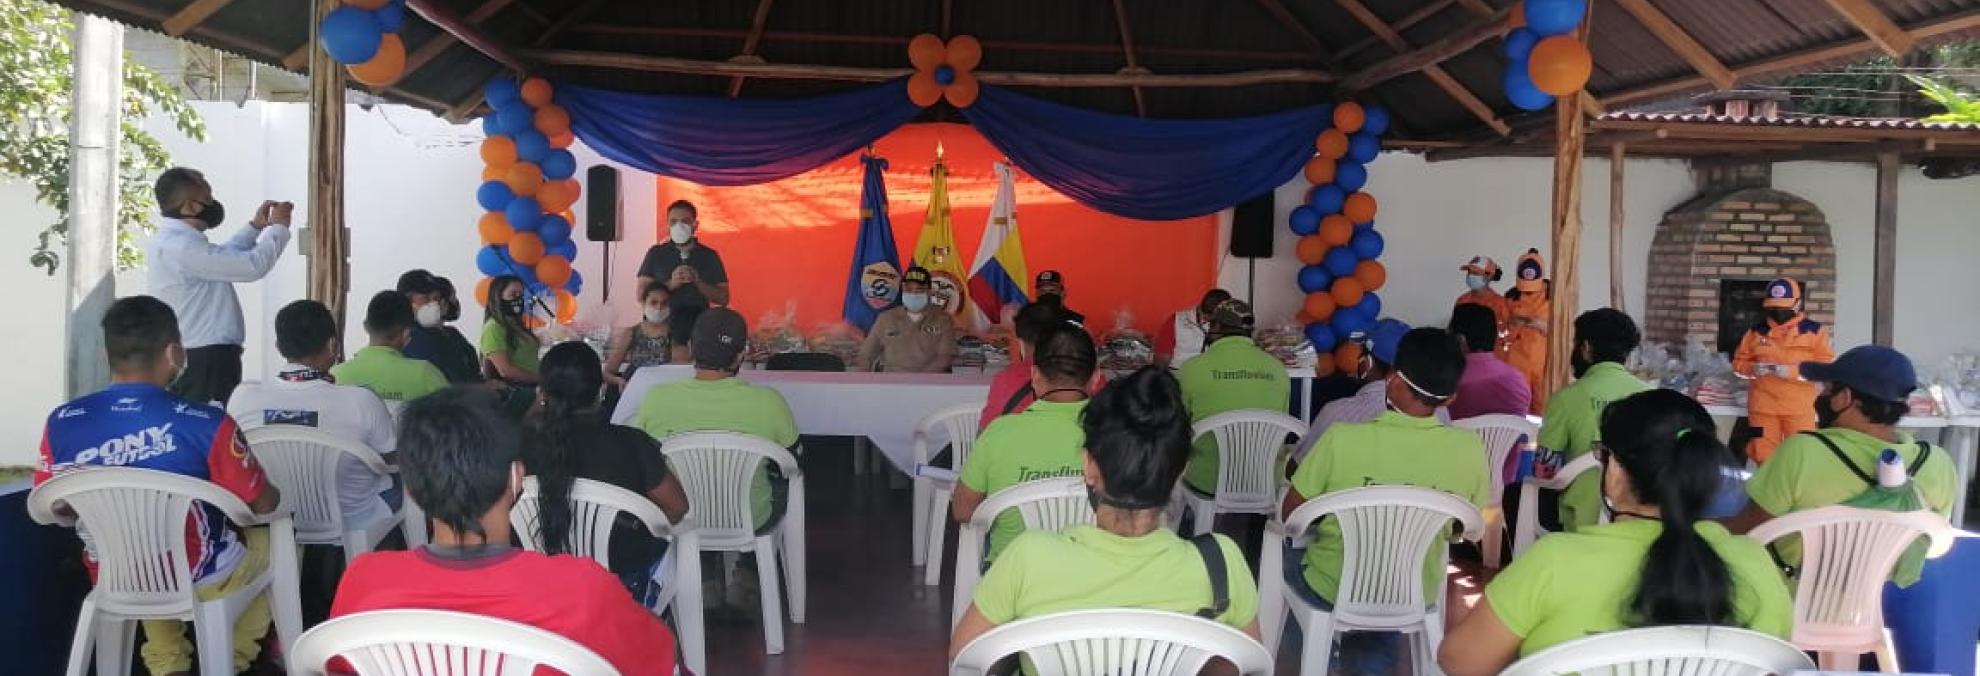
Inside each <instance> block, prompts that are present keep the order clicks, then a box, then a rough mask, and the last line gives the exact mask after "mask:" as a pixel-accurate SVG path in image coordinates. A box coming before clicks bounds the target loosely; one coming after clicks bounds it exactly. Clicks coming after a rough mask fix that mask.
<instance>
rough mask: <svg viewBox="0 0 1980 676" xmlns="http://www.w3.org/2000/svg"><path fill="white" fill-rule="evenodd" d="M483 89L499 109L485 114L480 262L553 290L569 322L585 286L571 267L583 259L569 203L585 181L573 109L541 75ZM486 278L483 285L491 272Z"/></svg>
mask: <svg viewBox="0 0 1980 676" xmlns="http://www.w3.org/2000/svg"><path fill="white" fill-rule="evenodd" d="M485 96H486V97H487V100H488V105H489V106H490V107H491V108H493V109H494V112H491V113H489V114H488V115H487V116H485V117H483V118H481V128H482V131H484V132H486V133H487V135H488V136H487V138H486V139H485V140H483V141H482V142H481V160H482V162H483V163H485V166H484V168H483V169H482V170H481V179H482V183H481V187H480V188H479V189H477V190H476V191H475V201H477V202H479V203H480V204H481V208H482V209H484V210H486V213H483V214H482V215H481V223H480V230H481V244H482V248H481V251H480V253H478V254H476V255H475V265H476V267H478V268H480V270H481V273H482V274H484V275H488V276H490V277H495V276H498V275H514V276H516V277H520V278H522V280H523V282H524V283H525V284H527V285H528V287H529V292H530V294H532V295H535V296H551V297H554V298H555V300H556V303H555V305H556V307H557V321H559V322H564V323H569V322H570V321H571V319H573V318H574V317H575V316H576V315H577V296H576V294H577V293H578V292H579V291H581V290H583V289H584V278H583V277H580V276H578V273H577V271H576V270H573V269H572V268H571V262H572V261H574V260H576V259H577V242H576V241H575V240H573V239H571V227H572V225H571V224H572V223H575V222H576V221H577V219H576V217H575V216H573V215H572V214H571V212H570V208H571V205H573V204H576V203H577V200H578V193H579V186H578V182H577V179H575V178H572V176H573V175H575V174H576V173H577V158H576V157H574V156H572V155H571V151H570V147H571V143H573V142H575V141H576V140H577V138H576V136H574V135H573V134H572V133H571V116H570V113H568V112H565V111H564V108H563V107H562V106H558V105H557V104H555V103H553V102H552V99H553V96H552V91H551V87H550V83H549V82H548V81H545V80H543V79H542V78H534V77H533V78H529V79H527V80H524V81H522V82H521V83H520V84H518V83H517V82H516V81H515V80H514V79H511V78H507V77H497V78H495V79H493V80H489V81H488V86H487V88H486V94H485ZM482 281H483V283H482V285H481V287H482V288H484V289H485V288H486V287H487V281H488V280H482ZM482 302H483V303H486V302H487V299H486V298H485V297H483V298H482Z"/></svg>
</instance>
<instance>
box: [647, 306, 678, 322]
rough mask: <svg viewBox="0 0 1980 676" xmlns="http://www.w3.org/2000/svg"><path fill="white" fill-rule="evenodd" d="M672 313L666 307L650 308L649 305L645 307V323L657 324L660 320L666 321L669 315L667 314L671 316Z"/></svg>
mask: <svg viewBox="0 0 1980 676" xmlns="http://www.w3.org/2000/svg"><path fill="white" fill-rule="evenodd" d="M673 314H674V313H673V312H672V311H670V310H668V309H667V308H651V307H650V308H647V309H646V313H645V317H646V323H648V324H658V323H660V322H664V321H667V317H669V316H671V315H673Z"/></svg>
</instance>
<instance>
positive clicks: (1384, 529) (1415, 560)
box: [1258, 486, 1484, 674]
mask: <svg viewBox="0 0 1980 676" xmlns="http://www.w3.org/2000/svg"><path fill="white" fill-rule="evenodd" d="M1323 517H1332V518H1334V519H1335V520H1336V521H1338V522H1339V523H1340V528H1341V544H1342V548H1341V552H1342V556H1341V579H1340V587H1339V588H1338V589H1337V590H1336V591H1335V592H1334V609H1333V610H1332V611H1327V610H1322V609H1320V607H1319V606H1316V605H1313V604H1311V603H1309V602H1307V600H1306V599H1305V598H1303V597H1301V595H1300V594H1299V592H1298V591H1297V590H1294V589H1291V588H1289V587H1288V586H1287V585H1286V578H1285V567H1286V566H1297V565H1299V562H1298V561H1287V560H1285V548H1284V544H1285V542H1286V541H1288V539H1290V540H1291V541H1292V542H1293V544H1294V545H1295V546H1305V545H1308V544H1311V542H1312V537H1313V536H1312V534H1311V532H1310V531H1311V530H1312V528H1313V526H1314V524H1316V523H1318V522H1319V521H1320V519H1321V518H1323ZM1453 520H1455V521H1457V522H1458V523H1459V524H1461V525H1462V527H1463V529H1464V533H1463V537H1464V539H1467V540H1472V539H1477V537H1478V534H1479V530H1480V528H1481V522H1482V521H1483V520H1484V517H1483V515H1481V514H1479V513H1478V508H1477V507H1473V506H1472V505H1471V503H1469V502H1465V501H1464V500H1463V499H1461V498H1458V497H1457V496H1454V495H1451V494H1449V493H1445V492H1443V491H1438V490H1432V489H1428V488H1416V487H1413V486H1371V487H1368V488H1355V489H1350V490H1345V491H1338V492H1334V493H1328V494H1326V495H1322V496H1320V497H1317V498H1313V499H1311V500H1308V501H1306V504H1303V505H1300V506H1299V508H1298V509H1295V510H1293V513H1292V515H1291V516H1290V517H1288V518H1287V519H1285V520H1284V521H1283V522H1281V521H1279V520H1278V519H1274V520H1272V522H1271V523H1268V524H1266V526H1265V537H1264V543H1263V551H1261V552H1260V556H1261V559H1260V562H1259V571H1258V576H1259V593H1258V597H1259V602H1258V618H1259V625H1260V629H1261V631H1262V632H1263V634H1262V635H1263V636H1264V637H1265V643H1266V647H1267V648H1268V649H1270V650H1272V651H1273V652H1274V653H1276V652H1277V651H1278V643H1279V633H1280V628H1281V627H1284V626H1285V617H1286V615H1287V614H1288V613H1289V614H1291V615H1292V616H1293V618H1294V619H1296V620H1298V622H1299V626H1300V627H1301V628H1303V629H1304V633H1303V636H1304V639H1305V646H1304V648H1303V650H1302V654H1301V657H1300V660H1301V673H1306V674H1322V673H1326V670H1327V666H1328V660H1329V658H1330V657H1331V656H1332V654H1333V645H1334V635H1335V634H1338V633H1340V632H1345V631H1387V632H1402V633H1405V634H1411V635H1412V636H1413V637H1414V638H1415V639H1416V640H1414V641H1412V644H1413V645H1412V652H1413V659H1414V664H1415V669H1414V670H1412V672H1411V673H1416V674H1430V673H1435V671H1434V669H1435V668H1436V665H1437V646H1438V644H1440V643H1442V642H1443V638H1444V586H1445V585H1442V584H1439V585H1437V588H1436V589H1434V590H1431V592H1432V593H1433V594H1435V596H1433V597H1426V596H1425V595H1424V589H1423V560H1424V558H1425V557H1426V556H1429V555H1430V554H1431V553H1432V552H1435V553H1437V561H1438V566H1439V568H1440V569H1441V568H1442V567H1443V566H1444V565H1445V564H1446V563H1447V562H1448V561H1449V559H1450V547H1449V542H1450V524H1451V522H1452V521H1453Z"/></svg>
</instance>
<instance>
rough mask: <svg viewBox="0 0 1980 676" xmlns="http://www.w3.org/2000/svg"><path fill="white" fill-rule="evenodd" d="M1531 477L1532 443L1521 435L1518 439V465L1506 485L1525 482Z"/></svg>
mask: <svg viewBox="0 0 1980 676" xmlns="http://www.w3.org/2000/svg"><path fill="white" fill-rule="evenodd" d="M1530 476H1533V442H1532V440H1530V439H1527V438H1526V435H1524V434H1522V435H1520V437H1519V464H1518V466H1517V468H1516V469H1514V470H1513V476H1512V480H1511V481H1508V482H1506V483H1516V482H1520V481H1525V480H1526V478H1527V477H1530Z"/></svg>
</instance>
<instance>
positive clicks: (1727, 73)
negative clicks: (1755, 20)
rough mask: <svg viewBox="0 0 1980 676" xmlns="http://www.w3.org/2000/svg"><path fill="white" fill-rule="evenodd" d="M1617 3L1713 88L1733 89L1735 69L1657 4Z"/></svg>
mask: <svg viewBox="0 0 1980 676" xmlns="http://www.w3.org/2000/svg"><path fill="white" fill-rule="evenodd" d="M1615 3H1616V4H1617V5H1620V6H1622V8H1623V11H1625V12H1629V15H1630V16H1633V17H1636V22H1637V23H1639V24H1642V25H1643V28H1644V29H1646V30H1649V31H1650V34H1651V35H1654V36H1656V37H1657V40H1658V41H1659V42H1662V43H1664V46H1665V47H1669V48H1670V50H1671V51H1672V52H1673V53H1675V54H1677V55H1678V56H1679V57H1680V58H1683V59H1684V60H1685V62H1686V63H1689V64H1691V68H1692V70H1696V71H1698V74H1699V75H1702V76H1704V77H1705V80H1706V81H1707V82H1711V83H1712V86H1714V87H1717V88H1719V89H1731V88H1732V86H1733V83H1734V82H1736V81H1738V79H1739V78H1737V77H1736V76H1734V75H1733V72H1732V69H1730V68H1727V67H1726V64H1724V63H1721V62H1720V61H1719V57H1716V56H1713V55H1712V51H1711V50H1709V49H1706V48H1705V45H1703V44H1700V43H1699V42H1698V40H1697V39H1696V38H1693V37H1691V33H1689V32H1686V31H1685V30H1684V27H1683V26H1679V25H1677V22H1675V21H1672V20H1671V18H1670V17H1669V16H1666V15H1665V14H1664V12H1663V11H1662V10H1659V9H1657V6H1656V5H1652V4H1650V0H1615Z"/></svg>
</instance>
